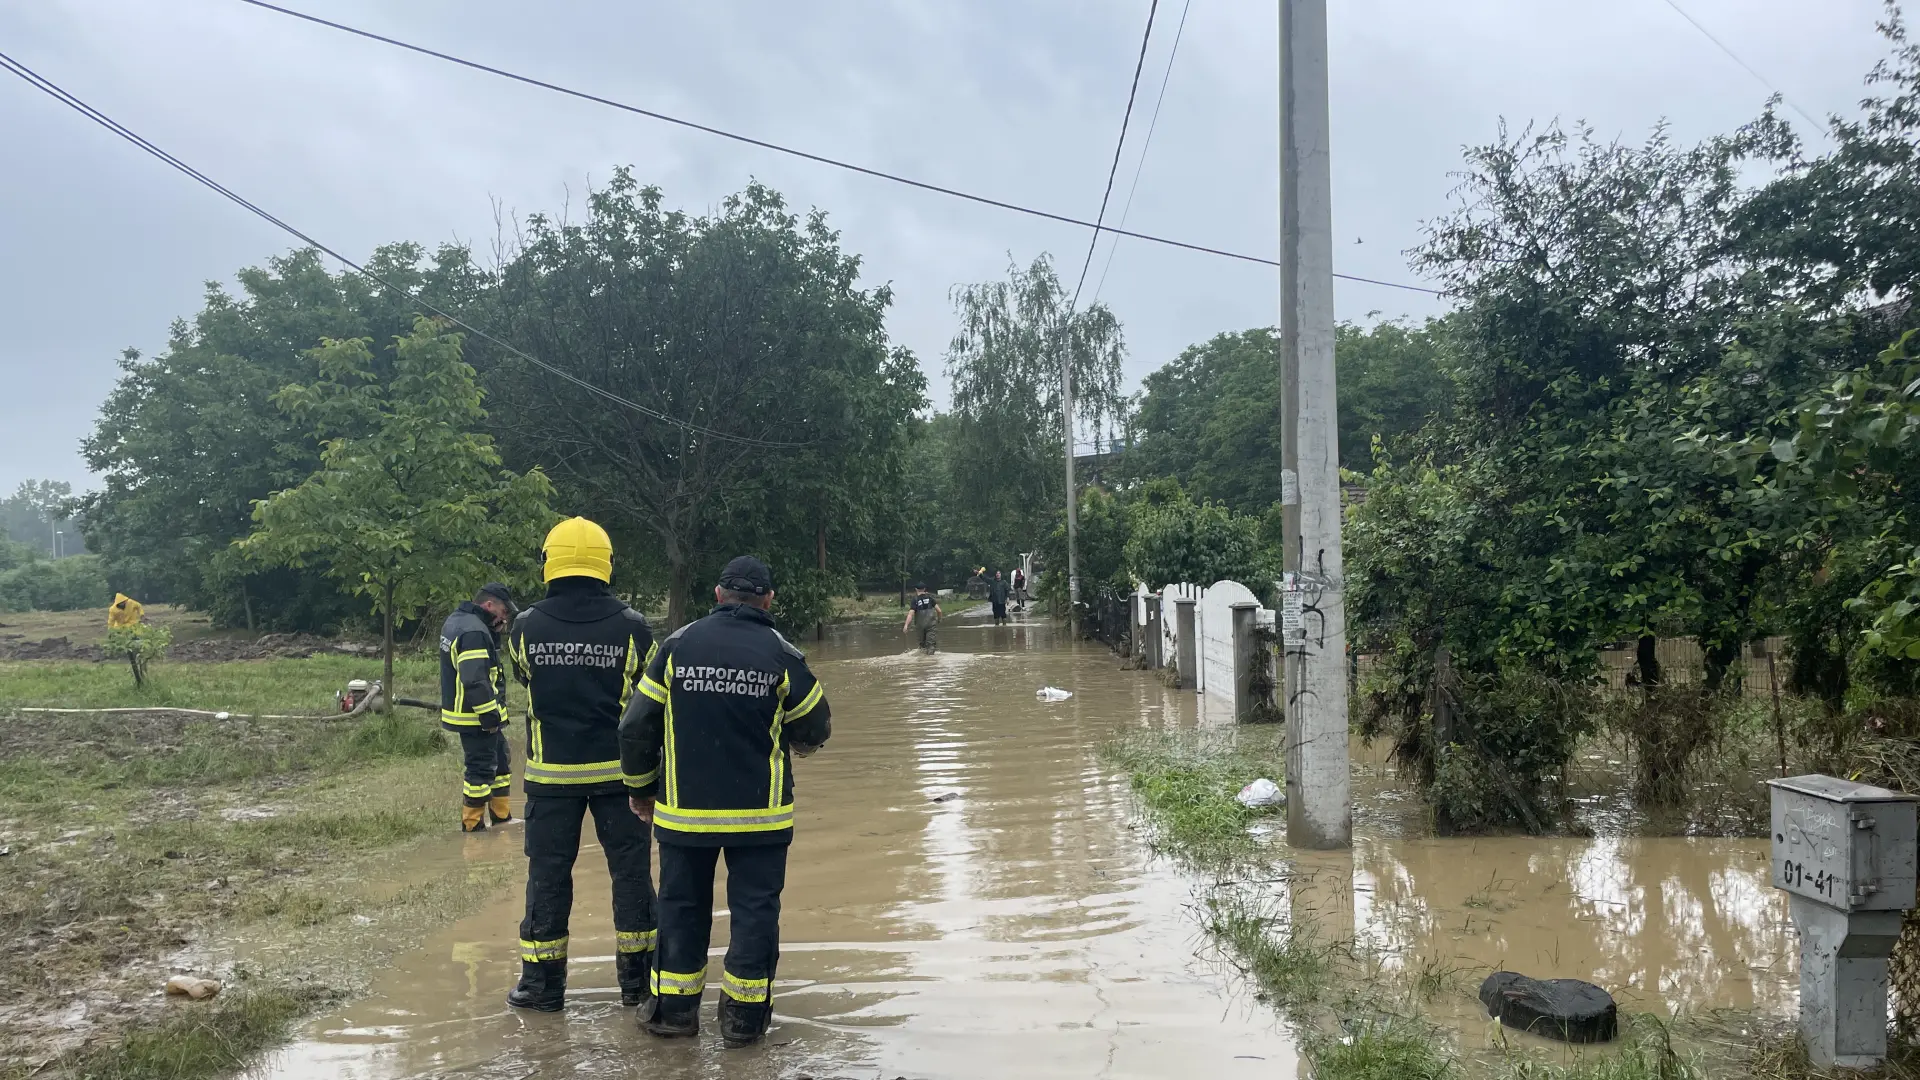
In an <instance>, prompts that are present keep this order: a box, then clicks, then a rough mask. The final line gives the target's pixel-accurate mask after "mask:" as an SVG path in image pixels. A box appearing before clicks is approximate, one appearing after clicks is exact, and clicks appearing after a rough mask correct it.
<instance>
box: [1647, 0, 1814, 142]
mask: <svg viewBox="0 0 1920 1080" xmlns="http://www.w3.org/2000/svg"><path fill="white" fill-rule="evenodd" d="M1667 6H1668V7H1670V8H1672V9H1673V10H1674V12H1675V13H1676V14H1678V15H1679V16H1680V17H1681V18H1683V19H1685V20H1687V21H1688V22H1689V23H1692V24H1693V28H1694V29H1695V30H1698V31H1700V33H1701V34H1702V35H1704V36H1705V37H1706V39H1707V40H1708V41H1711V42H1713V43H1714V44H1715V45H1717V46H1719V48H1720V51H1721V52H1723V53H1726V54H1727V56H1728V58H1729V59H1731V60H1732V61H1733V62H1734V63H1736V64H1739V65H1740V66H1741V67H1743V68H1745V69H1746V71H1747V74H1749V75H1751V76H1753V77H1754V78H1755V79H1756V80H1758V81H1759V83H1760V85H1761V86H1764V87H1766V88H1767V91H1768V92H1769V93H1773V94H1779V95H1780V100H1781V101H1784V102H1786V103H1787V107H1788V108H1790V109H1792V110H1793V111H1794V112H1797V113H1799V114H1800V118H1801V119H1802V120H1805V121H1806V122H1807V123H1809V124H1812V125H1813V129H1814V130H1815V131H1824V130H1826V125H1825V124H1822V123H1821V122H1820V121H1818V120H1815V119H1814V118H1813V116H1812V114H1810V113H1808V112H1807V110H1805V109H1803V108H1801V107H1800V106H1799V105H1798V104H1797V103H1795V102H1794V100H1793V99H1792V98H1790V97H1788V96H1787V95H1786V93H1785V92H1784V91H1782V90H1780V89H1779V88H1778V87H1776V86H1774V85H1773V83H1772V82H1771V81H1769V80H1768V79H1767V77H1766V76H1765V75H1762V74H1760V71H1759V69H1757V68H1755V67H1754V66H1753V65H1752V64H1749V63H1747V62H1746V61H1745V60H1742V59H1740V54H1739V53H1736V52H1734V51H1733V50H1732V49H1730V48H1728V47H1727V43H1726V42H1724V41H1721V40H1720V39H1719V38H1717V37H1715V36H1714V34H1713V31H1711V30H1709V29H1707V28H1706V26H1705V25H1703V24H1702V23H1701V22H1700V20H1699V19H1696V18H1694V17H1693V16H1692V15H1689V14H1687V9H1686V8H1683V7H1681V6H1680V3H1679V0H1667Z"/></svg>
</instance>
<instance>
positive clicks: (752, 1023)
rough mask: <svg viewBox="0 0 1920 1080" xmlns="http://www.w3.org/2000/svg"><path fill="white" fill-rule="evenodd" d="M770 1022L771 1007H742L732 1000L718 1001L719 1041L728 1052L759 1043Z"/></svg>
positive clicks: (725, 998) (771, 1017) (723, 999)
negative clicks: (724, 1045)
mask: <svg viewBox="0 0 1920 1080" xmlns="http://www.w3.org/2000/svg"><path fill="white" fill-rule="evenodd" d="M772 1021H773V1007H772V1006H771V1005H743V1004H741V1003H740V1002H737V1001H734V1000H733V999H732V998H727V997H723V998H721V999H720V1040H721V1042H723V1043H725V1044H726V1047H727V1049H729V1050H738V1049H740V1048H741V1047H743V1046H751V1045H753V1044H754V1043H757V1042H759V1041H760V1037H761V1036H762V1035H765V1034H766V1033H767V1027H768V1025H769V1024H771V1023H772Z"/></svg>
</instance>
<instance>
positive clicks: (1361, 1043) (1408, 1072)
mask: <svg viewBox="0 0 1920 1080" xmlns="http://www.w3.org/2000/svg"><path fill="white" fill-rule="evenodd" d="M1304 1049H1305V1051H1306V1054H1307V1058H1308V1060H1310V1061H1311V1062H1312V1064H1313V1077H1314V1080H1451V1078H1454V1077H1458V1076H1459V1075H1460V1071H1459V1068H1458V1066H1456V1065H1455V1064H1454V1061H1453V1058H1452V1057H1450V1056H1449V1055H1447V1054H1446V1053H1444V1052H1443V1051H1442V1050H1441V1049H1440V1048H1439V1047H1438V1046H1437V1045H1436V1044H1435V1039H1434V1033H1433V1031H1432V1030H1430V1029H1428V1028H1426V1027H1425V1026H1423V1025H1417V1024H1410V1023H1405V1022H1401V1021H1396V1020H1392V1019H1380V1020H1367V1021H1363V1022H1360V1023H1357V1024H1354V1025H1353V1026H1352V1027H1351V1029H1350V1030H1348V1031H1345V1032H1343V1033H1342V1034H1340V1035H1338V1036H1334V1035H1322V1034H1314V1035H1310V1036H1309V1037H1308V1038H1307V1039H1306V1045H1305V1047H1304Z"/></svg>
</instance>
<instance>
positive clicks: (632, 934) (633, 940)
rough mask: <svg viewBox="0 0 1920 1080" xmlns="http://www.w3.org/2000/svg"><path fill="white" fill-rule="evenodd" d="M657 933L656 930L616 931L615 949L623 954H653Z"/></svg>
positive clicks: (614, 933)
mask: <svg viewBox="0 0 1920 1080" xmlns="http://www.w3.org/2000/svg"><path fill="white" fill-rule="evenodd" d="M657 933H658V932H657V931H654V930H615V931H614V932H613V937H614V948H616V949H618V950H619V951H621V952H623V953H637V952H652V951H653V948H654V942H655V940H656V936H657Z"/></svg>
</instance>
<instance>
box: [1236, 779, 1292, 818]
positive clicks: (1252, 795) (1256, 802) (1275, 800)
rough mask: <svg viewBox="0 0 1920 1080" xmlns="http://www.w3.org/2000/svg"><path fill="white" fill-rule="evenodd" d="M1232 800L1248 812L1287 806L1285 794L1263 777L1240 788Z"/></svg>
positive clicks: (1276, 785)
mask: <svg viewBox="0 0 1920 1080" xmlns="http://www.w3.org/2000/svg"><path fill="white" fill-rule="evenodd" d="M1234 798H1235V799H1236V800H1238V801H1239V803H1240V805H1241V806H1244V807H1246V808H1247V809H1249V810H1258V809H1261V808H1263V807H1268V806H1285V805H1286V804H1287V795H1286V792H1284V791H1281V790H1280V786H1279V785H1278V784H1275V783H1274V782H1273V781H1271V780H1269V779H1267V778H1266V777H1264V776H1263V777H1261V778H1260V779H1258V780H1255V781H1254V782H1253V783H1251V784H1248V785H1247V786H1246V787H1243V788H1241V789H1240V794H1238V795H1235V796H1234Z"/></svg>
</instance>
